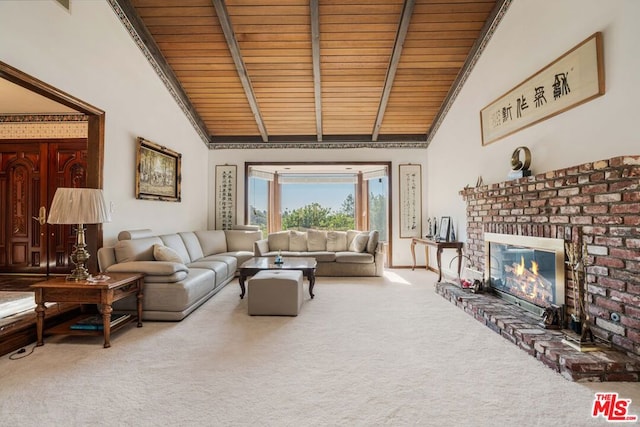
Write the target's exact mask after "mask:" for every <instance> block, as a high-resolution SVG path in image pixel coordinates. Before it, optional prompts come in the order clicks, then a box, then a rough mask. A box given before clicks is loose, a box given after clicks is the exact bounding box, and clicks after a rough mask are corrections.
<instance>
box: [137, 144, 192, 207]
mask: <svg viewBox="0 0 640 427" xmlns="http://www.w3.org/2000/svg"><path fill="white" fill-rule="evenodd" d="M181 162H182V155H181V154H179V153H176V152H175V151H173V150H170V149H168V148H166V147H163V146H161V145H158V144H154V143H153V142H151V141H147V140H146V139H144V138H140V137H139V138H138V140H137V151H136V199H145V200H164V201H169V202H179V201H180V181H181Z"/></svg>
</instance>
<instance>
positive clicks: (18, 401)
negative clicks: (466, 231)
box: [0, 270, 640, 427]
mask: <svg viewBox="0 0 640 427" xmlns="http://www.w3.org/2000/svg"><path fill="white" fill-rule="evenodd" d="M435 279H436V277H435V275H434V274H432V273H427V272H424V271H416V272H411V271H409V270H391V271H388V272H387V274H386V276H385V278H384V279H383V278H374V279H371V278H370V279H365V278H352V279H337V278H324V277H321V278H318V280H317V283H316V287H315V294H316V298H315V299H314V300H309V299H308V297H307V299H306V300H305V303H304V305H303V307H302V312H301V314H300V316H298V317H292V318H286V317H249V316H247V314H246V311H247V306H246V304H247V303H246V300H244V301H242V300H240V299H239V298H238V294H239V287H238V285H237V282H233V283H231V284H230V285H228V286H227V287H226V288H225V289H223V290H222V291H221V292H220V293H219V294H218V295H216V296H214V297H213V298H212V299H211V300H209V301H208V302H207V303H206V304H205V305H204V306H202V307H200V308H199V309H198V310H197V311H196V312H194V313H193V314H192V315H191V316H189V317H188V318H187V319H185V320H184V321H182V322H179V323H160V322H146V323H145V325H144V327H143V328H140V329H137V328H135V327H131V328H126V329H125V330H123V331H121V332H119V333H117V334H116V335H115V336H114V337H113V339H112V344H113V346H112V347H111V348H110V349H103V348H102V346H101V342H102V341H101V339H99V338H93V337H90V338H80V337H52V338H49V339H48V340H47V342H46V345H45V346H44V347H38V348H36V349H35V351H34V353H33V354H31V355H30V356H28V357H26V358H24V359H20V360H9V357H8V356H4V357H2V358H0V414H1V417H0V425H7V426H17V425H19V426H50V425H59V426H88V425H110V426H129V425H136V426H156V425H163V426H168V425H180V426H183V425H184V426H187V425H189V426H334V425H338V426H380V425H388V426H405V425H416V426H505V427H507V426H545V427H546V426H550V425H562V426H590V425H606V424H607V422H606V421H605V420H604V419H602V418H597V419H592V418H591V408H592V403H593V399H594V392H595V391H616V392H618V393H620V397H623V398H627V399H632V400H633V404H632V408H631V413H633V414H640V406H639V405H638V404H639V403H640V386H639V385H638V384H635V383H634V384H629V383H604V384H577V383H572V382H569V381H567V380H565V379H564V378H562V377H561V376H560V375H558V374H556V373H554V372H553V371H552V370H550V369H549V368H547V367H545V366H544V365H542V364H541V363H540V362H538V361H536V360H535V359H533V358H532V357H530V356H528V355H526V354H525V353H524V352H522V351H520V350H518V349H517V348H516V347H515V346H513V345H512V344H510V343H508V342H507V341H505V340H504V339H503V338H501V337H500V336H498V335H496V334H495V333H493V332H491V331H490V330H489V329H488V328H486V327H484V326H482V325H481V324H480V323H478V322H477V321H475V320H473V319H472V318H471V317H470V316H468V315H467V314H465V313H463V312H462V311H461V310H459V309H458V308H456V307H454V306H453V305H452V304H450V303H449V302H446V301H445V300H444V299H443V298H441V297H440V296H438V295H437V294H436V293H435V292H434V289H433V282H434V281H435ZM28 350H29V349H28ZM27 353H28V351H27ZM622 425H625V424H622Z"/></svg>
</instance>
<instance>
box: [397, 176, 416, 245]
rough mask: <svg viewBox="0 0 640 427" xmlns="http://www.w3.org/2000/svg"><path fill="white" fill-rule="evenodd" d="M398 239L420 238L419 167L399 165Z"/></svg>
mask: <svg viewBox="0 0 640 427" xmlns="http://www.w3.org/2000/svg"><path fill="white" fill-rule="evenodd" d="M399 168H400V181H399V182H400V238H401V239H402V238H411V237H422V172H421V168H420V165H411V164H408V165H400V166H399Z"/></svg>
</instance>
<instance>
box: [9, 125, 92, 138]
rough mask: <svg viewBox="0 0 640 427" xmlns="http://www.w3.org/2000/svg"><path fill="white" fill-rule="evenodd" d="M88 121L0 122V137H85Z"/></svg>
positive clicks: (87, 130)
mask: <svg viewBox="0 0 640 427" xmlns="http://www.w3.org/2000/svg"><path fill="white" fill-rule="evenodd" d="M88 132H89V123H88V122H60V123H52V122H42V123H26V122H25V123H7V122H4V123H0V139H36V138H39V139H46V138H86V137H87V135H88Z"/></svg>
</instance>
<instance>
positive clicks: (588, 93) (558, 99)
mask: <svg viewBox="0 0 640 427" xmlns="http://www.w3.org/2000/svg"><path fill="white" fill-rule="evenodd" d="M604 93H605V79H604V52H603V41H602V33H601V32H597V33H595V34H593V35H592V36H590V37H589V38H587V39H586V40H584V41H583V42H581V43H580V44H578V45H577V46H575V47H574V48H573V49H571V50H569V51H568V52H566V53H565V54H563V55H562V56H560V57H559V58H558V59H556V60H555V61H554V62H552V63H551V64H549V65H547V66H546V67H545V68H543V69H541V70H540V71H538V72H536V73H535V74H534V75H532V76H531V77H529V78H527V79H526V80H525V81H523V82H522V83H520V84H519V85H518V86H516V87H515V88H514V89H512V90H510V91H509V92H507V93H506V94H504V95H502V96H501V97H500V98H498V99H496V100H495V101H493V102H492V103H491V104H489V105H487V106H486V107H485V108H483V109H482V110H481V111H480V125H481V128H482V145H487V144H490V143H492V142H494V141H497V140H499V139H501V138H504V137H506V136H508V135H511V134H513V133H515V132H518V131H519V130H522V129H524V128H526V127H529V126H532V125H534V124H536V123H539V122H541V121H543V120H546V119H548V118H550V117H553V116H555V115H558V114H560V113H563V112H565V111H567V110H569V109H571V108H573V107H576V106H578V105H580V104H583V103H585V102H587V101H590V100H592V99H594V98H596V97H598V96H602V95H604Z"/></svg>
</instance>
